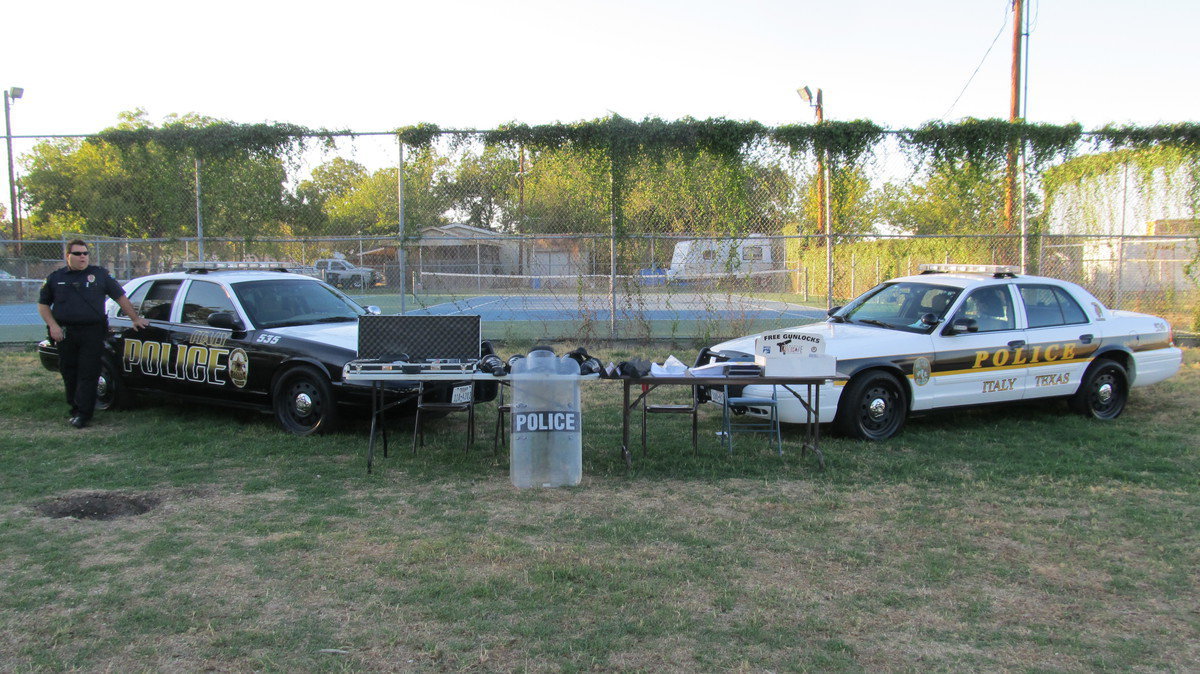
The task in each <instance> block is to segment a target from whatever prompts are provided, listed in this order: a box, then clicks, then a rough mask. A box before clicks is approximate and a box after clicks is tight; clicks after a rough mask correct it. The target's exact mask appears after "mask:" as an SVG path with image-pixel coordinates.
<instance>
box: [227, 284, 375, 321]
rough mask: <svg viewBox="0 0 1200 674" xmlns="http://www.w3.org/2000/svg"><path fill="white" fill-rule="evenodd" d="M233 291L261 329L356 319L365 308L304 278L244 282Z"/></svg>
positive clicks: (251, 318) (235, 286)
mask: <svg viewBox="0 0 1200 674" xmlns="http://www.w3.org/2000/svg"><path fill="white" fill-rule="evenodd" d="M233 292H234V293H235V294H236V295H237V298H238V300H239V301H240V302H241V303H242V308H243V309H245V310H246V316H247V317H248V318H249V319H250V322H251V323H253V324H254V325H255V326H256V327H258V328H277V327H283V326H285V325H310V324H313V323H337V322H343V321H356V320H358V317H359V316H361V315H362V314H364V313H366V310H365V309H363V308H362V307H361V306H359V305H357V304H355V303H354V301H353V300H351V299H350V298H348V297H346V296H345V295H342V294H341V293H339V292H337V291H336V290H334V289H332V288H330V287H329V286H327V285H325V284H323V283H319V282H317V281H311V280H310V281H303V280H301V279H294V278H289V279H277V280H276V279H271V280H266V281H244V282H242V283H237V284H234V286H233Z"/></svg>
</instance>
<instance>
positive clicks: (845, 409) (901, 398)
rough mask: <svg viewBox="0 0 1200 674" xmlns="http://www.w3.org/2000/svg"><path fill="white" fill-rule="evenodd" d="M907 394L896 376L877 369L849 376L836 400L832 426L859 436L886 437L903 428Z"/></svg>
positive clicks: (870, 438)
mask: <svg viewBox="0 0 1200 674" xmlns="http://www.w3.org/2000/svg"><path fill="white" fill-rule="evenodd" d="M907 416H908V397H907V396H906V395H905V392H904V388H903V386H902V385H901V383H900V381H899V380H898V379H896V377H894V376H892V375H891V374H888V373H887V372H882V371H879V370H875V371H871V372H865V373H863V374H860V375H858V376H856V377H855V378H854V379H852V380H850V383H849V384H848V385H847V386H846V388H845V389H844V390H843V391H842V396H841V399H840V400H839V401H838V410H837V416H836V417H835V418H834V426H835V427H836V428H837V430H838V431H839V432H840V433H842V434H844V435H847V436H850V437H852V438H858V439H859V440H869V441H872V442H874V441H878V440H887V439H888V438H890V437H892V436H894V435H896V434H897V433H899V432H900V429H902V428H904V422H905V419H906V418H907Z"/></svg>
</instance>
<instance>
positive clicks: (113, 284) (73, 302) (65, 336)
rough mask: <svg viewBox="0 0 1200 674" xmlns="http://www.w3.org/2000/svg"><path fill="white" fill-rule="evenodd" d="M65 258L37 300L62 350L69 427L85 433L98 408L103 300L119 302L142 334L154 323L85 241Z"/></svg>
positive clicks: (104, 326) (105, 320)
mask: <svg viewBox="0 0 1200 674" xmlns="http://www.w3.org/2000/svg"><path fill="white" fill-rule="evenodd" d="M66 257H67V266H65V267H61V268H59V269H56V270H54V271H53V272H51V273H50V275H49V276H47V277H46V282H45V283H44V284H43V285H42V291H41V294H40V295H39V296H38V313H39V314H40V315H41V317H42V320H43V321H45V322H46V327H48V328H49V329H50V339H51V340H52V341H53V342H54V343H55V345H56V346H57V347H58V370H59V372H60V373H62V379H63V386H64V387H65V388H66V393H67V404H68V405H70V406H71V425H72V426H74V427H75V428H83V427H84V426H87V425H88V422H89V421H91V419H92V411H93V410H94V409H95V407H96V385H97V382H98V381H99V379H100V359H101V357H103V354H104V338H105V337H106V336H107V334H108V315H107V314H105V313H104V298H105V297H111V298H113V299H114V300H116V302H117V304H119V305H121V309H122V310H124V311H125V315H126V316H129V318H130V319H131V320H132V321H133V327H134V328H135V329H137V330H141V329H142V328H144V327H146V326H148V325H150V321H147V320H146V319H145V318H142V317H141V316H138V315H137V311H136V310H135V309H134V308H133V303H132V302H130V301H129V298H128V297H126V296H125V290H124V289H123V288H122V287H121V285H120V284H119V283H117V281H116V279H114V278H113V277H112V276H111V275H109V273H108V270H107V269H105V268H104V267H97V266H95V265H93V264H90V261H89V260H88V245H87V243H86V242H84V241H82V240H80V239H74V240H73V241H71V242H70V243H68V244H67V256H66Z"/></svg>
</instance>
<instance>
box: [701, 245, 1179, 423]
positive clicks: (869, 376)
mask: <svg viewBox="0 0 1200 674" xmlns="http://www.w3.org/2000/svg"><path fill="white" fill-rule="evenodd" d="M920 269H921V273H920V274H918V275H915V276H905V277H902V278H896V279H892V280H889V281H886V282H884V283H882V284H880V285H878V286H876V287H874V288H872V289H871V290H869V291H867V292H865V293H863V294H862V295H860V296H859V297H858V298H856V299H855V300H853V301H852V302H850V303H849V304H847V305H845V306H843V307H835V308H834V309H833V310H831V311H830V315H829V318H828V320H826V321H825V322H823V323H816V324H812V325H805V326H799V327H795V328H787V329H785V330H782V331H772V332H786V333H794V334H797V335H810V336H816V337H817V338H818V339H817V340H815V341H817V342H819V343H821V344H822V345H823V348H824V349H825V354H826V355H827V356H832V358H833V359H835V361H836V372H837V374H838V375H843V376H845V377H846V378H847V379H846V380H845V381H837V382H836V383H829V384H826V385H824V386H823V387H822V388H821V393H820V395H821V405H820V421H821V423H832V424H834V426H835V428H836V429H837V430H839V431H840V432H842V433H844V434H846V435H849V436H851V437H855V438H861V439H864V440H884V439H886V438H890V437H892V436H894V435H896V434H897V433H899V432H900V430H901V428H903V427H904V423H905V420H906V418H907V417H908V416H909V414H910V413H915V412H923V411H926V410H934V409H944V408H953V407H962V406H973V405H981V404H988V403H999V402H1008V401H1018V400H1031V399H1039V398H1046V399H1050V398H1065V399H1066V400H1067V402H1068V403H1069V407H1070V408H1071V409H1072V410H1074V411H1075V412H1078V413H1081V414H1084V415H1087V416H1090V417H1094V418H1097V419H1113V418H1116V417H1117V416H1118V415H1120V414H1121V412H1122V410H1124V408H1125V403H1126V401H1127V399H1128V396H1129V390H1130V389H1131V388H1132V387H1138V386H1148V385H1150V384H1154V383H1157V382H1160V381H1163V380H1164V379H1167V378H1169V377H1171V376H1172V375H1174V374H1175V373H1176V372H1178V371H1179V368H1180V366H1181V363H1182V357H1183V355H1182V352H1181V351H1180V350H1179V349H1178V348H1176V346H1175V344H1174V335H1173V332H1172V329H1171V326H1170V324H1169V323H1168V322H1167V321H1166V320H1164V319H1162V318H1158V317H1156V316H1150V315H1147V314H1141V313H1135V312H1132V311H1114V310H1111V309H1108V308H1106V307H1105V306H1104V305H1103V304H1101V302H1100V301H1099V300H1097V299H1096V298H1095V297H1094V296H1093V295H1092V294H1091V293H1089V292H1088V291H1087V290H1085V289H1083V288H1082V287H1080V286H1078V285H1076V284H1074V283H1070V282H1067V281H1060V280H1056V279H1051V278H1045V277H1038V276H1024V275H1021V274H1019V268H1017V267H1008V266H997V265H922V266H921V268H920ZM761 334H766V333H760V335H751V336H749V337H743V338H740V339H734V340H731V341H728V342H724V343H721V344H717V345H715V346H712V347H709V348H707V349H704V350H703V351H701V353H700V356H699V358H698V359H697V365H705V364H708V363H713V362H721V361H751V360H754V358H755V356H756V355H757V356H762V355H763V354H757V353H756V352H755V347H756V338H758V337H760V336H761ZM758 348H759V350H769V349H770V348H771V347H770V346H769V345H767V344H766V342H764V341H763V340H758ZM768 370H769V366H768ZM704 394H705V395H706V396H707V397H708V398H709V399H710V401H711V402H715V403H718V404H719V403H721V402H722V400H723V398H722V396H723V392H722V391H719V390H710V391H706V392H704ZM735 394H736V393H731V395H735ZM742 394H743V395H745V396H749V397H758V398H764V397H765V398H770V397H771V387H770V386H749V387H746V390H745V391H744V392H743V393H742ZM777 400H778V403H777V405H778V412H779V419H780V421H782V422H784V423H802V422H804V421H805V420H806V416H805V411H804V409H803V407H802V406H801V405H800V403H799V402H798V401H796V400H795V399H794V398H793V397H792V396H791V395H787V394H784V393H781V394H780V395H779V396H778V397H777ZM737 411H740V412H745V413H749V414H753V415H756V416H766V415H767V414H768V413H769V410H767V409H765V408H760V409H755V408H750V409H748V410H737Z"/></svg>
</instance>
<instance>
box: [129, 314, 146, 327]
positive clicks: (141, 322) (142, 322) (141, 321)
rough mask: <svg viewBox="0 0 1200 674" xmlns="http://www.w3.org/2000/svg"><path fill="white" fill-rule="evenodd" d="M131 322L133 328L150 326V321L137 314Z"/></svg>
mask: <svg viewBox="0 0 1200 674" xmlns="http://www.w3.org/2000/svg"><path fill="white" fill-rule="evenodd" d="M131 322H132V323H133V329H134V330H141V329H142V328H148V327H150V321H148V320H146V319H145V317H143V316H138V317H137V318H135V319H133V321H131Z"/></svg>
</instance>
